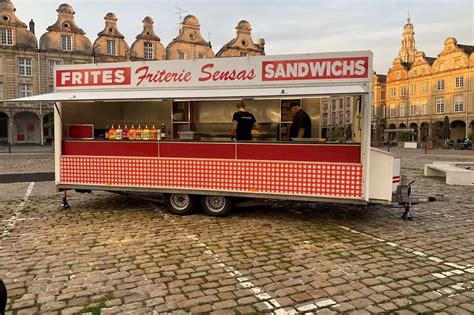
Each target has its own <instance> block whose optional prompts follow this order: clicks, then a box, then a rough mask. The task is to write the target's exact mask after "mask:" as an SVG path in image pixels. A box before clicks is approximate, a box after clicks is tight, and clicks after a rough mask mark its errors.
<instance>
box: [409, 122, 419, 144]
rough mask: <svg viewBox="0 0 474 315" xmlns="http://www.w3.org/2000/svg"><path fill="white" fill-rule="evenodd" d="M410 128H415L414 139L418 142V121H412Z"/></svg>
mask: <svg viewBox="0 0 474 315" xmlns="http://www.w3.org/2000/svg"><path fill="white" fill-rule="evenodd" d="M410 129H413V140H414V141H416V142H418V139H419V138H418V125H417V124H416V123H411V124H410Z"/></svg>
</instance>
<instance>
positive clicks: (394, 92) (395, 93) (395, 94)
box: [390, 88, 397, 97]
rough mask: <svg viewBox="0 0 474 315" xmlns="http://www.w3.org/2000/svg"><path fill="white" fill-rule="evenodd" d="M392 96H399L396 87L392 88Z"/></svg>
mask: <svg viewBox="0 0 474 315" xmlns="http://www.w3.org/2000/svg"><path fill="white" fill-rule="evenodd" d="M390 96H391V97H395V96H397V90H396V89H395V88H390Z"/></svg>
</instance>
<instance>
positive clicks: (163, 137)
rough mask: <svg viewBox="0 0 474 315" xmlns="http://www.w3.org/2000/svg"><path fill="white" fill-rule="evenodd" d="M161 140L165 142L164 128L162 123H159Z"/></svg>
mask: <svg viewBox="0 0 474 315" xmlns="http://www.w3.org/2000/svg"><path fill="white" fill-rule="evenodd" d="M160 129H161V140H165V138H166V126H165V124H164V123H161V128H160Z"/></svg>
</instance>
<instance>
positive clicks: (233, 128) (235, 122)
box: [230, 120, 237, 139]
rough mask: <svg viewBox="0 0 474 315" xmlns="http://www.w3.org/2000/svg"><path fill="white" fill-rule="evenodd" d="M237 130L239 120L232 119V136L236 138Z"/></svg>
mask: <svg viewBox="0 0 474 315" xmlns="http://www.w3.org/2000/svg"><path fill="white" fill-rule="evenodd" d="M236 132H237V120H233V121H232V128H231V130H230V136H231V138H232V139H233V138H235V133H236Z"/></svg>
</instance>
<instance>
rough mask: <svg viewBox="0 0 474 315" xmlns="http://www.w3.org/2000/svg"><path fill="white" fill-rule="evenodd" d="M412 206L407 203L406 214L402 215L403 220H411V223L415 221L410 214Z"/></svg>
mask: <svg viewBox="0 0 474 315" xmlns="http://www.w3.org/2000/svg"><path fill="white" fill-rule="evenodd" d="M410 206H411V205H410V204H409V203H406V204H405V212H404V213H403V215H402V218H401V219H402V220H409V221H413V216H412V214H411V212H410Z"/></svg>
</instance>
